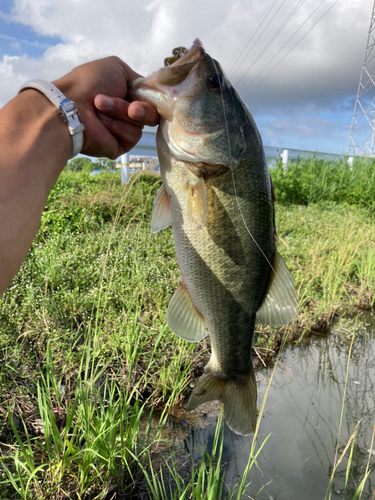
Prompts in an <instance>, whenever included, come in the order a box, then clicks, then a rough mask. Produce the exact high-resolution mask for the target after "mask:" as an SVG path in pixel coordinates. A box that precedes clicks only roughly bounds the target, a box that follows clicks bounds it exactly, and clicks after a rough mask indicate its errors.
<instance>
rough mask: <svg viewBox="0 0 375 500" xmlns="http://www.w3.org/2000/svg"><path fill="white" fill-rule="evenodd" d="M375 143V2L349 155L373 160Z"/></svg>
mask: <svg viewBox="0 0 375 500" xmlns="http://www.w3.org/2000/svg"><path fill="white" fill-rule="evenodd" d="M374 141H375V1H374V6H373V8H372V15H371V23H370V29H369V33H368V38H367V46H366V50H365V57H364V61H363V66H362V70H361V76H360V79H359V85H358V92H357V98H356V100H355V105H354V113H353V119H352V125H351V127H350V136H349V143H348V150H347V155H348V156H349V157H353V156H369V157H370V158H373V157H374V156H375V152H374Z"/></svg>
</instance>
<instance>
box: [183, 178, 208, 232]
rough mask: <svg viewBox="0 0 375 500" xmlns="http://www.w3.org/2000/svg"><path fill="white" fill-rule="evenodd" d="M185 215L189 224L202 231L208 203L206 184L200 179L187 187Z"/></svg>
mask: <svg viewBox="0 0 375 500" xmlns="http://www.w3.org/2000/svg"><path fill="white" fill-rule="evenodd" d="M187 191H188V193H187V215H188V220H189V223H190V224H192V225H193V226H195V227H196V228H197V229H202V228H203V227H204V226H205V225H206V222H207V213H208V203H207V191H206V184H205V183H204V179H203V177H200V178H199V180H198V182H196V183H195V184H193V183H188V185H187Z"/></svg>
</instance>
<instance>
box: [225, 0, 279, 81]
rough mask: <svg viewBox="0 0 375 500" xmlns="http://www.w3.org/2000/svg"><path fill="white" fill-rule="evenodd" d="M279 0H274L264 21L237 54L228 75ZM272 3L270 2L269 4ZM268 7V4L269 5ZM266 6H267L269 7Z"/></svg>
mask: <svg viewBox="0 0 375 500" xmlns="http://www.w3.org/2000/svg"><path fill="white" fill-rule="evenodd" d="M271 1H272V0H271ZM276 2H277V0H274V2H273V4H272V5H271V7H270V8H269V9H268V11H267V12H266V14H265V16H264V17H263V19H262V21H261V22H260V23H259V25H258V27H257V29H256V30H255V31H254V33H253V35H252V36H251V37H250V40H248V41H247V42H246V44H245V46H244V48H243V49H242V51H241V52H240V54H239V55H238V56H237V59H236V60H235V61H234V63H233V64H232V66H231V67H230V68H229V71H228V72H227V73H228V75H229V73H230V72H231V71H232V69H233V67H234V66H235V64H236V63H237V61H238V60H239V59H240V57H241V56H242V54H243V53H244V52H245V50H246V49H247V47H248V45H249V43H250V42H251V40H252V39H253V38H254V36H255V35H256V34H257V32H258V30H259V29H260V27H261V26H262V24H263V23H264V21H265V20H266V18H267V16H268V14H269V13H270V12H271V10H272V8H273V6H274V5H275V3H276ZM270 3H271V2H270ZM268 5H270V4H268ZM267 7H268V6H267ZM267 7H266V8H267Z"/></svg>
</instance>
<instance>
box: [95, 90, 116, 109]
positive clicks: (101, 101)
mask: <svg viewBox="0 0 375 500" xmlns="http://www.w3.org/2000/svg"><path fill="white" fill-rule="evenodd" d="M97 107H98V108H99V109H101V110H106V111H108V110H110V109H112V108H113V101H112V99H111V98H110V97H107V96H106V95H104V94H99V95H98V96H97Z"/></svg>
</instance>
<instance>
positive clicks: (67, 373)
mask: <svg viewBox="0 0 375 500" xmlns="http://www.w3.org/2000/svg"><path fill="white" fill-rule="evenodd" d="M371 164H372V163H371V162H370V161H368V162H357V163H355V164H354V166H353V169H350V168H349V167H347V166H346V165H345V164H342V165H341V166H340V165H339V164H337V165H336V164H328V163H327V162H326V163H324V162H320V161H316V163H315V164H314V162H313V161H310V163H304V162H302V161H300V162H299V163H297V164H296V165H291V166H290V167H289V168H288V171H287V172H286V174H285V173H284V170H283V168H282V166H281V165H279V166H278V167H277V168H276V169H274V170H273V171H272V178H273V181H274V185H275V191H276V198H277V199H278V201H279V202H280V203H279V204H278V205H277V207H276V223H277V228H278V235H279V238H280V240H279V241H280V244H279V247H280V251H281V253H282V254H283V256H284V257H285V259H286V261H287V264H288V266H289V267H290V268H291V271H292V274H293V276H294V278H295V282H296V286H297V289H298V290H299V297H300V310H301V313H300V316H299V318H298V321H299V324H300V325H302V327H303V328H304V329H305V330H307V329H308V328H309V327H310V326H311V322H312V321H313V320H314V321H315V320H316V318H318V317H321V315H323V314H326V313H331V312H332V311H335V310H336V309H337V307H338V305H340V310H343V309H344V308H345V307H348V304H350V305H353V303H357V302H358V301H360V300H361V299H362V297H368V300H369V305H371V303H372V300H373V297H374V290H375V253H374V250H373V249H374V248H375V228H374V224H373V222H372V220H371V218H369V217H368V213H369V210H370V211H372V206H373V205H372V203H373V201H372V200H371V203H370V198H371V196H372V197H373V200H375V196H374V194H375V193H373V190H374V187H373V183H374V175H375V174H373V173H372V172H371ZM77 168H78V166H77ZM324 169H326V171H325V172H324ZM353 172H354V174H353ZM353 175H354V177H353ZM356 178H357V179H358V182H357V183H356V182H355V179H356ZM160 184H161V180H160V177H157V176H152V175H144V174H138V175H134V176H132V177H131V182H130V183H129V184H128V185H126V186H124V185H122V184H121V181H120V176H119V175H118V174H110V173H103V174H102V175H100V176H95V177H90V176H89V175H88V173H87V172H85V171H84V168H83V167H82V170H81V171H79V172H72V171H69V169H66V171H65V172H64V173H63V174H62V175H61V177H60V179H59V180H58V182H57V183H56V185H55V186H54V188H53V190H52V192H51V194H50V197H49V198H48V201H47V204H46V207H45V210H44V212H43V216H42V221H41V225H40V228H39V231H38V234H37V237H36V239H35V241H34V243H33V246H32V248H31V251H30V252H29V254H28V256H27V258H26V260H25V262H24V264H23V266H22V268H21V270H20V272H19V273H18V275H17V276H16V278H15V279H14V280H13V282H12V285H11V286H10V288H9V289H8V290H7V292H6V293H5V294H4V296H3V297H2V299H1V309H0V351H1V353H2V355H1V358H2V360H3V362H2V364H1V366H0V407H3V408H8V409H9V411H8V416H7V418H6V420H7V423H3V422H2V423H1V424H0V433H1V434H2V435H1V441H2V443H6V444H7V445H8V448H9V449H10V455H9V454H8V455H3V456H2V459H1V460H2V463H3V464H4V465H5V466H6V467H7V468H6V469H4V471H5V473H6V478H5V479H4V477H3V483H1V482H0V496H1V495H2V494H3V495H4V498H18V497H19V496H21V497H23V498H38V499H39V498H40V499H42V498H49V497H52V498H60V497H59V496H58V495H61V498H65V497H63V496H62V495H63V491H62V490H63V489H64V488H66V489H67V491H70V492H71V493H72V498H85V495H86V498H89V497H90V498H94V497H95V495H97V496H96V497H97V498H100V497H103V498H104V495H105V494H107V493H108V492H109V491H114V489H115V488H116V487H117V486H119V485H121V487H122V488H124V489H126V488H128V487H129V488H131V486H130V485H133V484H134V482H135V481H136V479H137V478H138V477H139V476H137V475H136V474H139V471H141V472H142V471H143V477H144V478H145V480H146V482H148V485H149V490H150V491H151V490H152V488H154V490H155V492H156V493H155V494H156V497H155V498H163V497H165V496H167V495H169V494H170V493H171V492H170V491H169V487H168V485H166V487H167V488H168V491H166V490H165V489H163V488H164V486H163V476H162V475H160V474H161V473H160V472H159V470H156V469H155V467H154V465H153V463H152V462H150V460H151V458H152V456H153V455H152V453H151V451H150V450H151V448H150V447H149V443H151V442H152V443H156V444H157V439H158V438H159V431H160V429H161V427H158V428H157V432H156V434H155V435H154V436H153V437H152V439H151V441H149V438H150V435H149V431H150V425H151V424H150V421H149V420H147V419H146V423H143V424H142V425H141V416H142V415H143V414H144V412H145V410H148V409H149V408H150V407H152V406H154V407H157V408H159V409H160V408H161V409H164V413H163V415H162V418H161V426H162V424H163V422H164V420H163V419H164V417H165V411H166V409H167V408H168V407H170V406H171V405H173V404H175V403H176V401H177V400H179V399H180V398H181V395H182V394H183V393H184V391H185V390H186V387H187V386H188V384H189V382H190V378H189V373H190V369H191V363H192V360H193V359H194V357H196V353H197V351H201V350H202V344H203V347H207V344H205V343H204V342H203V343H202V344H201V345H194V344H188V343H186V342H184V341H182V340H181V339H179V338H177V337H176V336H175V335H173V334H172V333H171V332H170V330H169V329H168V328H167V327H166V310H167V306H168V302H169V299H170V296H171V295H172V293H173V292H174V290H175V289H176V287H177V283H178V277H179V274H180V272H179V269H178V265H177V261H176V257H175V252H174V244H173V238H172V233H171V230H170V229H168V230H165V231H161V232H159V233H157V234H156V235H153V236H151V235H150V229H149V227H150V219H151V211H152V205H153V199H154V197H155V195H156V193H157V191H158V189H159V187H160ZM361 207H362V208H361ZM269 338H270V339H273V335H270V337H269ZM271 348H273V346H271ZM62 388H64V389H62ZM30 409H32V411H33V412H34V415H36V416H37V418H38V419H40V420H41V421H42V425H43V431H42V436H43V438H42V437H41V435H39V434H37V433H36V432H35V431H34V430H33V427H32V426H31V425H30V420H28V421H25V422H24V421H23V420H22V417H23V416H24V415H25V414H27V415H29V413H30ZM61 416H63V419H61ZM17 419H20V420H21V423H20V425H19V426H17V425H16V424H15V422H16V420H17ZM153 425H154V424H153ZM218 429H219V427H218ZM154 439H155V440H154ZM215 440H216V441H215V443H216V444H215V447H214V449H213V450H212V452H210V453H209V454H207V453H204V454H203V456H202V461H201V463H200V464H199V465H198V467H196V466H195V465H193V468H192V475H191V480H189V481H188V482H185V481H183V480H182V478H180V477H179V474H178V471H177V469H176V467H175V466H174V463H173V461H170V460H168V461H167V463H166V468H164V469H163V470H164V471H166V470H167V471H168V472H167V474H168V477H172V478H173V481H174V482H175V483H176V484H178V488H177V489H176V491H178V492H179V495H180V498H186V499H187V498H214V495H215V494H216V493H217V494H218V495H219V494H220V493H221V492H222V491H223V490H222V488H223V484H224V483H223V477H224V476H223V474H222V470H221V462H220V460H221V458H220V457H221V452H222V441H221V436H220V432H219V430H217V434H216V435H215ZM7 457H8V458H7ZM255 458H256V454H255V453H254V456H251V457H250V458H249V468H250V466H252V465H253V463H255V464H256V462H254V460H255ZM10 462H11V463H12V465H13V467H10V466H9V464H10ZM153 467H154V468H153ZM135 471H136V472H135ZM247 471H248V469H247ZM162 474H164V473H162ZM149 481H150V482H149ZM246 481H247V480H246V475H244V478H243V479H242V481H241V482H240V485H239V487H238V490H237V491H236V493H234V490H233V491H232V492H231V493H230V494H232V498H237V499H238V500H239V498H241V494H242V493H243V492H244V491H245V487H246V484H247V482H246ZM164 485H165V482H164ZM208 487H210V488H211V492H212V493H211V497H210V496H208V495H209V492H208V490H207V488H208ZM4 488H7V489H6V490H4ZM4 491H6V493H3V492H4ZM11 491H13V493H10V492H11ZM126 491H128V490H126ZM129 491H130V489H129ZM30 492H31V493H30ZM30 495H31V496H30ZM48 495H49V496H48ZM129 495H130V493H129ZM171 495H172V496H171V497H173V492H172V493H171ZM183 495H185V496H183ZM189 495H191V496H189Z"/></svg>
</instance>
